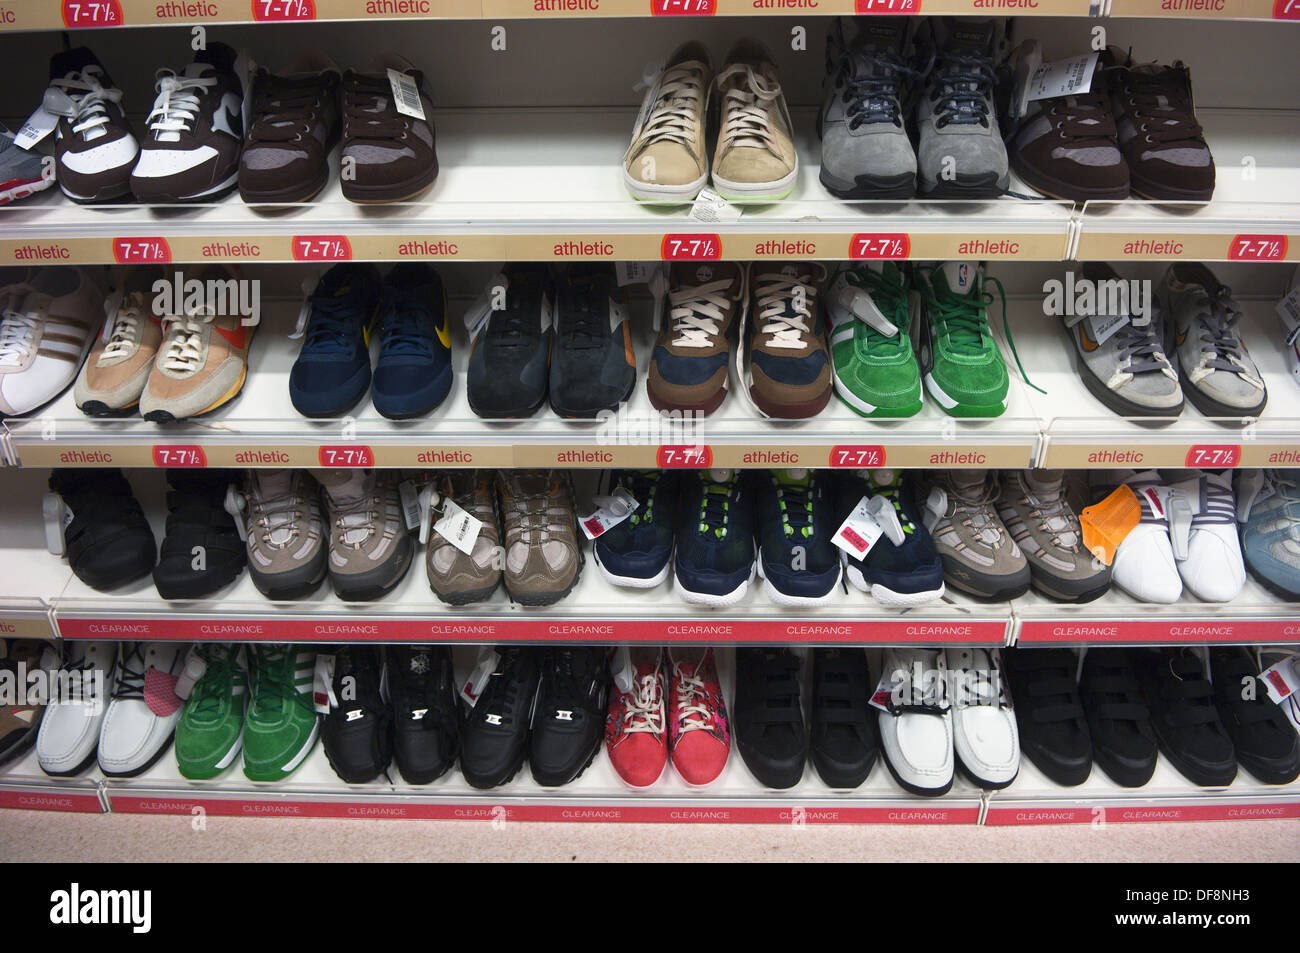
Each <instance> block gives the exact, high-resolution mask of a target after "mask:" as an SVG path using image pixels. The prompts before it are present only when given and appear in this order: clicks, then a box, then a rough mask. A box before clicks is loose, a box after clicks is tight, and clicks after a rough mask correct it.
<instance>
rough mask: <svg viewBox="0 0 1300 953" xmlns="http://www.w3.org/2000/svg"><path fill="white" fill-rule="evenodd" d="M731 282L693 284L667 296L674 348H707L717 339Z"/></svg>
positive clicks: (725, 311) (726, 280) (725, 279)
mask: <svg viewBox="0 0 1300 953" xmlns="http://www.w3.org/2000/svg"><path fill="white" fill-rule="evenodd" d="M730 287H731V280H730V279H727V278H724V279H722V280H721V281H710V282H709V283H708V284H703V285H692V286H690V287H688V288H681V289H679V290H677V291H671V292H669V294H668V303H669V309H670V310H669V312H668V315H669V317H670V318H671V319H672V322H673V334H675V335H677V337H676V338H674V339H673V344H674V345H675V346H676V347H710V346H711V343H712V342H711V341H710V338H714V337H717V336H718V332H719V330H720V328H719V322H721V321H725V320H726V317H727V296H726V291H727V289H728V288H730Z"/></svg>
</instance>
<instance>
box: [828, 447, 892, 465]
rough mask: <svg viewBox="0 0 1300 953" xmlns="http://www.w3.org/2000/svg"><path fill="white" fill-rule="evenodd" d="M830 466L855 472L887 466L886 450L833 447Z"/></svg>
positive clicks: (879, 448) (878, 448) (882, 448)
mask: <svg viewBox="0 0 1300 953" xmlns="http://www.w3.org/2000/svg"><path fill="white" fill-rule="evenodd" d="M829 462H830V465H831V466H832V467H839V468H848V469H853V470H867V469H873V468H876V467H883V466H884V465H885V448H884V447H881V446H876V445H872V446H856V445H851V446H838V445H837V446H834V447H831V455H830V461H829Z"/></svg>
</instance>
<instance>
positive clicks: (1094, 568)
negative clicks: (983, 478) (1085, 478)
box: [998, 470, 1110, 602]
mask: <svg viewBox="0 0 1300 953" xmlns="http://www.w3.org/2000/svg"><path fill="white" fill-rule="evenodd" d="M1064 477H1065V471H1064V470H1024V471H1020V470H1005V471H1003V473H1002V495H1001V497H1000V498H999V499H998V516H999V517H1001V519H1002V522H1003V524H1005V525H1006V528H1007V532H1008V533H1010V534H1011V538H1012V539H1014V540H1015V541H1016V543H1017V544H1018V545H1019V546H1020V548H1021V550H1022V551H1023V552H1024V554H1025V558H1026V559H1028V560H1029V570H1030V573H1031V574H1032V576H1033V584H1034V587H1035V588H1036V589H1038V590H1039V591H1041V592H1042V593H1044V594H1045V595H1047V596H1049V597H1050V598H1052V599H1057V600H1060V601H1062V602H1091V601H1092V600H1093V599H1096V598H1097V597H1098V596H1100V595H1102V593H1104V592H1105V591H1106V590H1107V589H1109V588H1110V567H1109V566H1106V565H1105V564H1103V563H1102V562H1101V561H1099V560H1097V559H1096V558H1094V557H1093V555H1092V553H1090V552H1088V550H1087V549H1085V548H1084V545H1083V530H1082V528H1081V527H1080V526H1079V515H1078V514H1077V513H1075V512H1074V510H1073V509H1072V508H1071V506H1070V504H1069V502H1068V494H1067V490H1066V487H1065V482H1064Z"/></svg>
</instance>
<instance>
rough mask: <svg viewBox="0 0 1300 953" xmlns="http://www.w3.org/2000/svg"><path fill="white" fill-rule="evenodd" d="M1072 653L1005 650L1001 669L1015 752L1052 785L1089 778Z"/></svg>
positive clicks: (1089, 747) (1088, 750)
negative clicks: (1016, 734) (1016, 739)
mask: <svg viewBox="0 0 1300 953" xmlns="http://www.w3.org/2000/svg"><path fill="white" fill-rule="evenodd" d="M1078 665H1079V656H1078V655H1076V654H1075V651H1074V649H1007V650H1005V651H1004V652H1003V653H1002V669H1003V674H1004V675H1005V676H1006V679H1007V684H1008V685H1009V686H1010V688H1011V698H1012V704H1013V705H1014V706H1015V709H1016V726H1017V727H1018V728H1019V729H1020V750H1021V751H1023V752H1024V753H1025V754H1027V755H1028V756H1029V760H1030V761H1032V762H1033V763H1034V767H1036V768H1038V770H1039V771H1041V772H1043V774H1045V775H1047V777H1048V778H1049V779H1050V780H1052V781H1055V782H1056V783H1057V784H1064V785H1075V784H1082V783H1083V782H1084V781H1087V780H1088V775H1090V774H1091V773H1092V737H1091V735H1089V733H1088V722H1087V721H1086V720H1085V718H1084V716H1083V703H1082V702H1081V701H1080V700H1079V688H1078V684H1077V682H1076V672H1077V670H1078Z"/></svg>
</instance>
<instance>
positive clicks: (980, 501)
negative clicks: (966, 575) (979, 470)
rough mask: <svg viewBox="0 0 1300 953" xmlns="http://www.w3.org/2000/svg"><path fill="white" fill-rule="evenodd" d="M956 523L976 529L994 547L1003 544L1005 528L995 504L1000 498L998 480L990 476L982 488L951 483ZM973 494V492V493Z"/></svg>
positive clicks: (981, 537) (985, 542)
mask: <svg viewBox="0 0 1300 953" xmlns="http://www.w3.org/2000/svg"><path fill="white" fill-rule="evenodd" d="M951 487H952V488H951V489H950V490H949V491H948V498H949V499H950V500H951V501H952V504H953V511H952V520H953V522H955V523H960V524H961V525H963V526H965V527H967V528H968V529H971V530H974V531H975V535H976V536H977V537H978V538H979V540H980V542H982V543H984V544H985V545H987V546H990V547H996V546H998V545H1000V544H1001V542H1002V539H1003V536H1004V534H1005V532H1006V531H1005V529H1004V527H1003V525H1002V520H1001V519H999V518H998V514H997V511H996V510H995V509H994V508H993V506H992V503H993V501H994V500H996V499H997V498H998V478H997V475H996V474H990V475H989V476H988V477H986V478H985V480H984V482H983V483H981V484H980V485H979V486H978V487H969V486H958V485H957V484H956V483H952V484H951ZM972 491H973V492H972Z"/></svg>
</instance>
